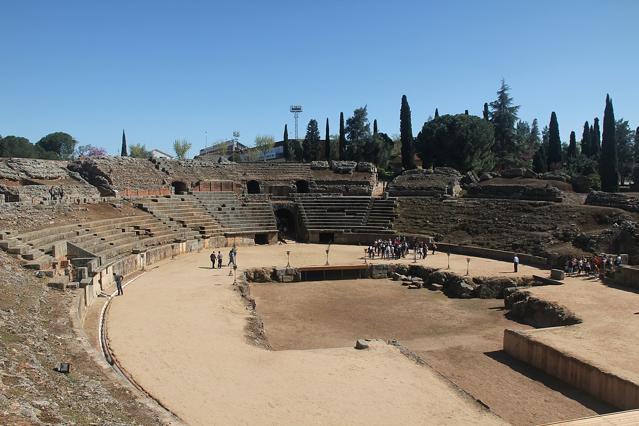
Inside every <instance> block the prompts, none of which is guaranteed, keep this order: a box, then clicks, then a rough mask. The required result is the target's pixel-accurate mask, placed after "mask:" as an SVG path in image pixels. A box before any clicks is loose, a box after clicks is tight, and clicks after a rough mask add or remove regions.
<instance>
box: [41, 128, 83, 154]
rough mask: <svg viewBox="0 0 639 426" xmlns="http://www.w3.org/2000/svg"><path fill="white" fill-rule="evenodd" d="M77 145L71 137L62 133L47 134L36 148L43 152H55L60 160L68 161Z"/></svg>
mask: <svg viewBox="0 0 639 426" xmlns="http://www.w3.org/2000/svg"><path fill="white" fill-rule="evenodd" d="M77 143H78V141H76V140H75V139H74V138H73V136H71V135H70V134H68V133H64V132H55V133H49V134H48V135H46V136H45V137H43V138H42V139H40V140H39V141H38V142H37V143H36V146H39V147H40V148H42V149H43V150H44V151H50V152H55V153H56V154H58V156H59V157H60V158H62V159H65V160H67V159H70V158H72V157H73V153H74V152H75V146H76V144H77Z"/></svg>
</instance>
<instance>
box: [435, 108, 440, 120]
mask: <svg viewBox="0 0 639 426" xmlns="http://www.w3.org/2000/svg"><path fill="white" fill-rule="evenodd" d="M435 118H439V110H438V109H437V108H435Z"/></svg>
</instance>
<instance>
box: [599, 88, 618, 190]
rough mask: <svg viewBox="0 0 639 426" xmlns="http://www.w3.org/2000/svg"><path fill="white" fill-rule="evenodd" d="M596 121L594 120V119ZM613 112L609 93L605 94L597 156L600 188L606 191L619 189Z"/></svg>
mask: <svg viewBox="0 0 639 426" xmlns="http://www.w3.org/2000/svg"><path fill="white" fill-rule="evenodd" d="M595 123H596V121H595ZM615 127H616V123H615V112H614V109H613V107H612V100H611V99H610V95H606V109H605V110H604V119H603V138H602V140H601V154H600V157H599V176H600V177H601V189H602V190H603V191H606V192H617V191H619V170H618V168H617V167H618V165H617V139H616V137H615Z"/></svg>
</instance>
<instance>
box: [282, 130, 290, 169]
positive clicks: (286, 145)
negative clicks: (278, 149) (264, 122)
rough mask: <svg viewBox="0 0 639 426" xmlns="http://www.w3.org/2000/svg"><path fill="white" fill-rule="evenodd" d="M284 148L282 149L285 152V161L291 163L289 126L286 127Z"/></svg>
mask: <svg viewBox="0 0 639 426" xmlns="http://www.w3.org/2000/svg"><path fill="white" fill-rule="evenodd" d="M282 143H283V144H284V146H283V147H282V148H283V150H284V159H285V160H286V161H290V160H291V146H290V144H289V142H288V124H285V125H284V138H283V142H282Z"/></svg>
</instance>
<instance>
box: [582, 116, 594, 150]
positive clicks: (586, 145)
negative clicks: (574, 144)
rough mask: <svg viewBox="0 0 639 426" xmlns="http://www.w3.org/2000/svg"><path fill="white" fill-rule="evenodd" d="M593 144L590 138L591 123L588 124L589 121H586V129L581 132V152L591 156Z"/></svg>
mask: <svg viewBox="0 0 639 426" xmlns="http://www.w3.org/2000/svg"><path fill="white" fill-rule="evenodd" d="M591 145H592V142H591V140H590V124H588V122H587V121H586V122H585V123H584V131H583V133H582V134H581V153H582V154H583V155H584V156H586V157H590V146H591Z"/></svg>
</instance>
